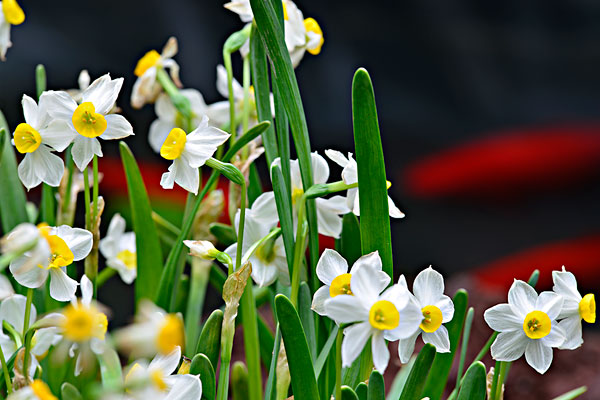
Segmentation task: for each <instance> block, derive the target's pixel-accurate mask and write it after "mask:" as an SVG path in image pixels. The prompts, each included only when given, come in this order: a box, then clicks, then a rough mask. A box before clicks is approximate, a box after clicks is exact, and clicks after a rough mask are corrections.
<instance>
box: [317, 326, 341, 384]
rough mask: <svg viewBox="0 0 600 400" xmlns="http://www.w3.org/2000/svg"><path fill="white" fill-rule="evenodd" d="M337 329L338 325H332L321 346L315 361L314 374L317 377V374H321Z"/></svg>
mask: <svg viewBox="0 0 600 400" xmlns="http://www.w3.org/2000/svg"><path fill="white" fill-rule="evenodd" d="M338 329H339V327H338V326H337V325H336V326H334V327H333V329H332V330H331V333H330V334H329V338H328V339H327V341H326V342H325V344H324V345H323V347H322V348H321V353H319V357H318V358H317V361H315V376H316V377H317V378H318V377H319V375H321V371H322V370H323V366H324V365H325V361H327V358H328V357H329V353H330V351H331V348H332V347H333V344H334V343H335V339H336V337H337V333H338Z"/></svg>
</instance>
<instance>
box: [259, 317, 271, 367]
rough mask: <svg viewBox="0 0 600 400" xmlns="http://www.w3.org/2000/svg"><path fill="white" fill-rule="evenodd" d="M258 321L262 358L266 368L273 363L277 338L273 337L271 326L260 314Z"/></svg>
mask: <svg viewBox="0 0 600 400" xmlns="http://www.w3.org/2000/svg"><path fill="white" fill-rule="evenodd" d="M256 320H257V322H258V342H259V344H260V359H261V360H262V362H263V364H264V366H265V368H269V365H271V358H272V354H271V351H273V341H274V340H275V338H274V337H273V333H272V332H271V328H269V325H267V323H266V322H265V320H264V319H263V318H262V317H261V316H260V315H258V318H257V319H256Z"/></svg>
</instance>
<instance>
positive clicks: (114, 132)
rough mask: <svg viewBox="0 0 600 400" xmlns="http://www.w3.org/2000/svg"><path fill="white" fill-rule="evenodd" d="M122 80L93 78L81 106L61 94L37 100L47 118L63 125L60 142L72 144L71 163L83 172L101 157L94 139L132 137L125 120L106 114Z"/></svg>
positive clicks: (57, 92) (117, 93)
mask: <svg viewBox="0 0 600 400" xmlns="http://www.w3.org/2000/svg"><path fill="white" fill-rule="evenodd" d="M122 86H123V78H118V79H111V78H110V75H109V74H106V75H103V76H101V77H100V78H98V79H96V80H95V81H94V82H92V84H91V85H90V86H89V87H88V88H87V89H85V90H84V91H83V92H82V93H81V97H82V103H81V104H79V105H78V104H77V102H76V101H75V100H74V99H73V98H72V97H71V96H69V94H68V93H67V92H65V91H52V90H51V91H47V92H44V93H43V94H42V96H41V98H40V102H42V101H44V102H45V104H46V107H47V110H48V114H50V117H52V118H54V119H56V120H61V121H65V122H66V127H67V129H65V130H64V131H62V138H63V139H64V140H72V141H73V149H72V150H71V154H72V155H73V161H74V162H75V165H77V168H79V170H80V171H83V170H84V169H85V168H86V167H87V165H88V164H89V162H90V161H91V160H92V158H93V157H94V154H95V155H97V156H98V157H102V148H101V146H100V142H99V141H98V139H97V138H98V137H100V138H102V139H104V140H111V139H122V138H124V137H127V136H130V135H133V128H132V127H131V124H130V123H129V121H127V120H126V119H125V117H123V116H122V115H119V114H109V112H110V111H111V110H112V108H113V107H114V104H115V102H116V100H117V97H118V96H119V92H120V91H121V87H122Z"/></svg>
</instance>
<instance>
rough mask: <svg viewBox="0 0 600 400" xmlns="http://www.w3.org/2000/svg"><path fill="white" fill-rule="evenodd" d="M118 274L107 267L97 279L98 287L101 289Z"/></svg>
mask: <svg viewBox="0 0 600 400" xmlns="http://www.w3.org/2000/svg"><path fill="white" fill-rule="evenodd" d="M116 273H117V270H116V269H114V268H110V267H106V268H104V269H103V270H102V271H100V273H99V274H98V276H97V277H96V287H97V288H99V287H101V286H102V285H104V284H105V283H106V281H108V280H109V279H110V278H112V277H113V276H114V275H115V274H116Z"/></svg>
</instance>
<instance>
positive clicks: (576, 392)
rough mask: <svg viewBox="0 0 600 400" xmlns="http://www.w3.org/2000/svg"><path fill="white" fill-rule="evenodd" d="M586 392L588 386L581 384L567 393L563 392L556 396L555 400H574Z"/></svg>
mask: <svg viewBox="0 0 600 400" xmlns="http://www.w3.org/2000/svg"><path fill="white" fill-rule="evenodd" d="M585 392H587V387H586V386H581V387H579V388H577V389H573V390H571V391H569V392H567V393H565V394H562V395H560V396H558V397H555V398H554V399H553V400H573V399H575V398H577V397H579V396H581V395H582V394H584V393H585Z"/></svg>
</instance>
